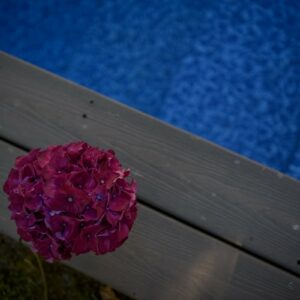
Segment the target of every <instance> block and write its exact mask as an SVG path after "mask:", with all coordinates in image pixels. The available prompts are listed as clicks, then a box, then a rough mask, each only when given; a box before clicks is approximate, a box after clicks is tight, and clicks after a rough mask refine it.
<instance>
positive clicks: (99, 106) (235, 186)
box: [0, 53, 300, 274]
mask: <svg viewBox="0 0 300 300" xmlns="http://www.w3.org/2000/svg"><path fill="white" fill-rule="evenodd" d="M87 76H88V74H87ZM0 97H1V98H0V136H2V137H5V138H7V139H10V140H12V141H14V142H17V143H19V144H21V145H24V146H26V147H28V148H31V147H43V146H47V145H49V144H58V143H65V142H68V141H71V140H78V139H83V140H85V141H87V142H89V143H91V144H93V145H97V146H101V147H104V148H109V147H112V148H114V149H115V150H116V152H117V154H118V156H119V157H120V159H121V160H122V161H123V162H124V164H125V165H126V166H130V167H131V168H132V169H133V173H134V174H135V176H136V178H137V179H138V183H139V197H140V198H141V199H142V200H143V201H144V202H145V203H149V204H151V205H152V206H155V207H157V208H160V209H161V210H163V211H165V212H168V213H169V214H172V215H174V216H176V217H178V218H179V219H182V220H185V221H186V222H187V223H190V224H193V225H195V226H197V227H198V228H201V229H204V230H206V231H208V232H210V233H212V234H214V235H216V236H219V237H222V238H223V239H225V240H227V241H229V242H230V243H233V244H235V245H238V246H239V247H242V248H245V249H247V251H250V252H253V253H256V254H257V255H259V256H261V257H264V258H266V259H267V260H269V261H273V262H274V263H276V264H278V265H281V266H282V267H284V268H287V269H289V270H292V271H293V272H295V273H297V274H300V265H299V264H297V260H299V259H300V257H299V256H300V253H299V252H300V250H299V249H300V229H299V228H300V184H299V182H297V181H295V180H293V179H291V178H289V177H287V176H284V175H282V174H280V173H278V172H276V171H273V170H270V169H268V168H265V167H263V166H261V165H259V164H256V163H254V162H252V161H249V160H247V159H244V158H242V157H240V156H238V155H236V154H234V153H231V152H229V151H227V150H224V149H222V148H220V147H218V146H216V145H213V144H211V143H209V142H207V141H204V140H202V139H200V138H198V137H195V136H193V135H191V134H188V133H185V132H183V131H180V130H178V129H175V128H173V127H171V126H169V125H166V124H164V123H162V122H160V121H158V120H155V119H154V118H152V117H149V116H147V115H145V114H142V113H140V112H137V111H135V110H133V109H130V108H128V107H126V106H124V105H122V104H120V103H117V102H115V101H112V100H110V99H108V98H106V97H104V96H101V95H99V94H97V93H95V92H92V91H90V90H88V89H85V88H82V87H80V86H78V85H76V84H74V83H71V82H69V81H66V80H63V79H61V78H59V77H57V76H54V75H52V74H50V73H48V72H45V71H43V70H40V69H38V68H36V67H34V66H32V65H30V64H27V63H24V62H22V61H20V60H17V59H15V58H12V57H10V56H8V55H6V54H4V53H2V54H0ZM83 114H85V115H86V118H83Z"/></svg>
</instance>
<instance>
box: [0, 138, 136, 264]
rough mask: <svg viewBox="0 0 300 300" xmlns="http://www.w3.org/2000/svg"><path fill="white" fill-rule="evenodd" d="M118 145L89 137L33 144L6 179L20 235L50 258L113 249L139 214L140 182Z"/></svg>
mask: <svg viewBox="0 0 300 300" xmlns="http://www.w3.org/2000/svg"><path fill="white" fill-rule="evenodd" d="M128 176H129V170H125V169H123V168H122V166H121V164H120V162H119V160H118V159H117V158H116V156H115V153H114V151H112V150H107V151H105V150H101V149H98V148H95V147H91V146H89V145H88V144H87V143H84V142H76V143H70V144H66V145H62V146H50V147H48V148H47V149H45V150H41V149H34V150H32V151H30V152H29V153H28V154H27V155H24V156H20V157H18V158H17V159H16V161H15V166H14V168H12V169H11V171H10V173H9V175H8V178H7V180H6V182H5V184H4V187H3V189H4V191H5V193H6V194H7V195H8V197H9V206H8V207H9V209H10V211H11V218H12V219H13V220H15V222H16V225H17V230H18V233H19V235H20V237H21V238H22V239H23V240H25V241H27V242H30V243H31V246H32V249H33V250H34V251H35V252H37V253H39V254H40V255H41V256H42V257H44V258H45V259H46V260H47V261H54V260H63V259H69V258H71V256H72V254H75V255H79V254H81V253H86V252H89V251H93V252H94V253H95V254H97V255H99V254H105V253H107V252H110V251H114V250H115V249H116V248H118V247H119V246H121V245H122V244H123V242H124V241H125V240H126V239H127V238H128V234H129V231H130V230H131V228H132V225H133V223H134V221H135V219H136V215H137V208H136V182H135V181H134V180H132V181H131V182H129V181H128V180H127V178H126V177H128Z"/></svg>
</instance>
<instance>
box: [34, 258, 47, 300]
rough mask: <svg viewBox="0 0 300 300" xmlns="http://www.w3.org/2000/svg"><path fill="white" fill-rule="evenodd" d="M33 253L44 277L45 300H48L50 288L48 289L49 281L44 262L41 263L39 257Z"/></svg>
mask: <svg viewBox="0 0 300 300" xmlns="http://www.w3.org/2000/svg"><path fill="white" fill-rule="evenodd" d="M33 253H34V256H35V258H36V260H37V263H38V265H39V269H40V272H41V275H42V281H43V285H44V300H48V287H47V281H46V276H45V272H44V268H43V264H42V261H41V259H40V257H39V255H38V254H37V253H35V252H33Z"/></svg>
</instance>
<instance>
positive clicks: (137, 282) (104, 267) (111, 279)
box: [0, 141, 300, 300]
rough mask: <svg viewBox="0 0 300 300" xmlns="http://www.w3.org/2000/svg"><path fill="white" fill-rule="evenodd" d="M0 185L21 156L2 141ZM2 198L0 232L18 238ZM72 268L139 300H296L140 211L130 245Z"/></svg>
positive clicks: (282, 275)
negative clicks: (16, 158) (14, 162)
mask: <svg viewBox="0 0 300 300" xmlns="http://www.w3.org/2000/svg"><path fill="white" fill-rule="evenodd" d="M0 153H1V156H0V184H1V186H2V185H3V182H4V180H5V178H6V176H7V174H8V171H9V169H10V168H11V166H12V165H13V161H14V159H15V157H16V156H19V155H22V154H23V153H24V152H23V151H21V150H19V149H17V148H15V147H13V146H11V145H9V144H7V143H5V142H3V141H0ZM7 203H8V201H7V199H6V197H5V195H4V194H3V192H2V191H1V194H0V231H2V232H4V233H6V234H9V235H10V236H12V237H15V238H17V234H16V231H15V225H14V223H13V222H12V221H10V220H9V212H8V209H7V208H6V207H7ZM68 264H69V265H70V266H72V267H74V268H76V269H78V270H80V271H82V272H84V273H86V274H88V275H90V276H93V277H95V278H96V279H98V280H100V281H102V282H105V283H108V284H111V285H112V286H113V287H115V288H117V289H119V290H120V291H122V292H124V293H126V294H128V295H131V296H134V297H137V298H138V299H151V300H152V299H168V300H169V299H204V300H205V299H230V300H232V299H245V300H246V299H251V300H255V299H264V300H267V299H272V300H276V299H299V297H298V296H299V295H300V279H299V278H297V277H295V276H293V275H290V274H289V273H287V272H284V271H281V270H280V269H277V268H275V267H272V266H270V265H268V264H266V263H264V262H261V261H260V260H258V259H256V258H253V257H251V256H249V255H248V254H245V253H243V252H241V251H239V250H237V249H236V248H234V247H231V246H228V245H226V244H224V243H222V242H219V241H218V240H216V239H213V238H211V237H210V236H208V235H205V234H203V233H201V232H199V231H197V230H195V229H192V228H190V227H189V226H186V225H184V224H181V223H179V222H178V221H175V220H173V219H171V218H169V217H166V216H164V215H162V214H161V213H158V212H156V211H155V210H152V209H149V208H147V207H145V206H144V205H142V204H140V205H139V216H138V219H137V222H136V224H135V226H134V229H133V231H132V233H131V234H130V237H129V239H128V241H127V242H126V243H125V244H124V246H122V247H121V248H120V249H119V250H117V251H116V252H114V253H111V254H108V255H105V256H98V257H97V256H95V255H90V254H88V255H82V256H78V257H76V258H75V259H72V260H71V261H70V262H69V263H68Z"/></svg>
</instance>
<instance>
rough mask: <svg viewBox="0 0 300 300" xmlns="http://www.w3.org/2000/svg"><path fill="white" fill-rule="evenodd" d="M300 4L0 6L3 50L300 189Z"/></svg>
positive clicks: (90, 1)
mask: <svg viewBox="0 0 300 300" xmlns="http://www.w3.org/2000/svg"><path fill="white" fill-rule="evenodd" d="M299 14H300V2H299V1H292V0H290V1H281V0H277V1H261V0H260V1H258V0H254V1H233V0H232V1H229V0H224V1H218V0H216V1H209V0H207V1H192V0H185V1H184V0H182V1H178V0H172V1H171V0H170V1H162V0H159V1H151V2H150V1H139V0H128V1H120V0H117V1H96V0H86V1H80V3H79V4H75V1H50V0H43V1H32V0H31V1H23V0H19V1H10V0H2V1H0V49H2V50H4V51H7V52H9V53H11V54H13V55H16V56H18V57H21V58H23V59H25V60H27V61H30V62H32V63H34V64H37V65H39V66H41V67H43V68H46V69H48V70H50V71H52V72H54V73H57V74H59V75H61V76H63V77H65V78H68V79H71V80H74V81H76V82H78V83H80V84H82V85H84V86H87V87H89V88H92V89H94V90H97V91H99V92H101V93H102V94H105V95H107V96H109V97H112V98H115V99H117V100H118V101H121V102H123V103H125V104H127V105H130V106H132V107H135V108H137V109H139V110H141V111H143V112H146V113H148V114H151V115H153V116H155V117H157V118H160V119H162V120H164V121H167V122H169V123H171V124H173V125H175V126H177V127H180V128H183V129H185V130H187V131H190V132H192V133H194V134H196V135H199V136H201V137H203V138H206V139H208V140H210V141H213V142H215V143H217V144H219V145H222V146H224V147H226V148H229V149H231V150H234V151H236V152H238V153H240V154H242V155H245V156H247V157H249V158H251V159H254V160H256V161H259V162H261V163H263V164H266V165H268V166H270V167H273V168H275V169H277V170H279V171H282V172H284V173H286V174H289V175H291V176H294V177H295V178H300V82H299V79H300V54H299V53H300V18H299Z"/></svg>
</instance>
